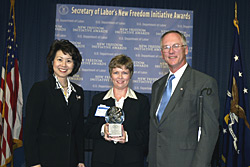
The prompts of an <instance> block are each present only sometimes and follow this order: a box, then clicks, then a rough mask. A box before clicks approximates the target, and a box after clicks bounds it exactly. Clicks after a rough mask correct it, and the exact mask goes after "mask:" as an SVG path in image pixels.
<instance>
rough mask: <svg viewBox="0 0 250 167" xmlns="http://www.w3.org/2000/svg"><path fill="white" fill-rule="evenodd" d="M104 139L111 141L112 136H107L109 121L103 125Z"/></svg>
mask: <svg viewBox="0 0 250 167" xmlns="http://www.w3.org/2000/svg"><path fill="white" fill-rule="evenodd" d="M104 139H105V140H107V141H111V140H112V138H111V137H109V123H106V124H105V125H104Z"/></svg>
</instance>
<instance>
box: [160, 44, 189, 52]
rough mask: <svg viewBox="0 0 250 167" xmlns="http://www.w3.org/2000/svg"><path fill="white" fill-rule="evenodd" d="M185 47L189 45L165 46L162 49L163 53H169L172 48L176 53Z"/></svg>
mask: <svg viewBox="0 0 250 167" xmlns="http://www.w3.org/2000/svg"><path fill="white" fill-rule="evenodd" d="M183 46H187V45H180V44H173V45H172V46H169V45H165V46H163V47H162V48H161V49H162V51H163V52H169V50H170V49H171V47H172V49H173V50H174V51H178V50H180V48H181V47H183Z"/></svg>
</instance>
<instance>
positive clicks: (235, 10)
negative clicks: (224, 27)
mask: <svg viewBox="0 0 250 167" xmlns="http://www.w3.org/2000/svg"><path fill="white" fill-rule="evenodd" d="M233 23H234V26H235V27H236V28H237V31H238V34H240V30H239V21H238V19H237V2H235V9H234V21H233Z"/></svg>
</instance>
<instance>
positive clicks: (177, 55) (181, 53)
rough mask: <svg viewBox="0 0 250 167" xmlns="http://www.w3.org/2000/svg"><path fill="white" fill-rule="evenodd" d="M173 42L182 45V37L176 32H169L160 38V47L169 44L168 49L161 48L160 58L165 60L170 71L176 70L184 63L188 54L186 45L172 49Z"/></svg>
mask: <svg viewBox="0 0 250 167" xmlns="http://www.w3.org/2000/svg"><path fill="white" fill-rule="evenodd" d="M174 44H179V45H184V43H183V41H182V38H181V36H180V35H179V34H177V33H174V32H172V33H169V34H167V35H165V36H164V37H163V38H162V42H161V47H164V46H166V45H168V46H171V48H170V49H169V50H168V51H165V50H164V49H162V50H161V54H162V58H163V59H164V60H165V61H166V63H167V64H168V66H169V69H170V71H171V72H173V73H174V72H176V71H177V70H178V69H180V68H181V67H182V66H183V65H185V64H186V55H187V54H188V47H187V46H182V47H179V48H177V49H175V50H173V48H172V46H173V45H174Z"/></svg>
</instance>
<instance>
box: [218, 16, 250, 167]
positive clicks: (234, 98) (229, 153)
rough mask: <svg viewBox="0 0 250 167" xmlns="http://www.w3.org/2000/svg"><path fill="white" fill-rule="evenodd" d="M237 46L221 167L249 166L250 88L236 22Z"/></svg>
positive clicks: (232, 65) (234, 51) (224, 119)
mask: <svg viewBox="0 0 250 167" xmlns="http://www.w3.org/2000/svg"><path fill="white" fill-rule="evenodd" d="M234 25H235V28H234V46H233V53H232V57H231V72H230V78H229V85H228V90H227V97H226V107H225V111H224V117H223V150H222V155H221V158H222V161H221V167H249V166H250V125H249V124H250V111H249V106H248V88H247V84H246V80H245V76H246V74H245V72H244V71H243V66H242V65H243V64H242V62H243V61H242V56H241V52H240V41H239V26H238V21H237V19H236V20H234Z"/></svg>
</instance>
